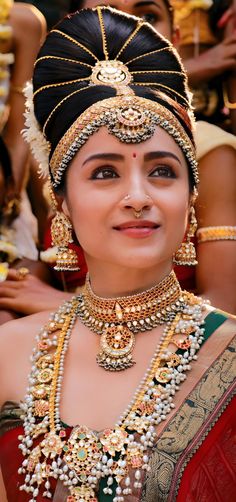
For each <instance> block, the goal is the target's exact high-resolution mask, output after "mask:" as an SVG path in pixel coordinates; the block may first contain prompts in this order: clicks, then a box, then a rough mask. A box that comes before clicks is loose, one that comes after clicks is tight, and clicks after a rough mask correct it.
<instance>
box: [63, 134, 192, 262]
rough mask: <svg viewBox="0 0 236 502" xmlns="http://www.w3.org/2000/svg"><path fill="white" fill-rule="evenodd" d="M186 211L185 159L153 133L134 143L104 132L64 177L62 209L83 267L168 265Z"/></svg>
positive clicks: (165, 137)
mask: <svg viewBox="0 0 236 502" xmlns="http://www.w3.org/2000/svg"><path fill="white" fill-rule="evenodd" d="M188 208H189V183H188V171H187V165H186V161H185V159H184V156H183V153H182V151H181V149H180V148H179V147H178V146H177V144H176V143H175V141H174V140H173V139H172V138H171V137H170V136H169V135H168V134H167V133H166V132H165V131H164V130H163V129H161V128H159V127H156V130H155V133H154V135H153V136H152V137H151V138H150V139H149V140H147V141H144V142H142V143H139V144H125V143H121V142H120V141H119V140H118V139H117V138H116V137H114V136H112V135H111V134H109V133H108V131H107V129H106V128H105V127H102V128H100V129H99V131H98V132H96V133H94V134H93V136H91V137H90V138H89V139H88V140H87V142H86V143H85V145H84V146H83V147H82V148H81V149H80V151H79V152H78V153H77V155H76V156H75V158H74V159H73V161H72V162H71V164H70V167H69V168H68V171H67V175H66V195H65V200H64V202H63V209H64V211H65V213H66V214H67V215H68V216H69V218H70V219H71V221H72V224H73V227H74V230H75V233H76V236H77V238H78V241H79V242H80V244H81V246H82V248H83V249H84V252H85V257H86V261H87V263H88V266H89V265H90V264H91V263H92V262H91V260H93V261H94V260H97V261H100V262H105V263H110V264H113V265H116V266H121V267H128V268H130V267H134V268H140V269H141V268H142V269H145V268H147V267H154V266H157V265H158V264H161V263H164V262H165V264H166V265H167V264H169V265H170V264H171V262H172V255H173V253H174V252H175V251H176V250H177V248H178V247H179V245H180V244H181V242H182V239H183V236H184V233H185V230H186V224H187V216H188ZM140 211H141V215H140V217H139V218H137V212H138V214H139V212H140Z"/></svg>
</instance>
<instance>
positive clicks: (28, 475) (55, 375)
mask: <svg viewBox="0 0 236 502" xmlns="http://www.w3.org/2000/svg"><path fill="white" fill-rule="evenodd" d="M80 302H81V297H80V296H79V297H78V298H73V299H72V301H71V302H66V303H65V304H64V305H63V306H62V307H61V308H60V309H59V311H58V312H56V313H55V315H54V316H53V317H52V318H51V319H50V321H49V322H48V323H47V325H46V326H45V327H44V329H43V330H42V331H41V333H40V334H39V335H38V336H37V339H36V340H37V346H36V347H35V348H34V352H33V364H32V368H31V372H30V375H29V387H28V390H27V396H26V399H25V402H24V404H23V406H22V409H23V414H24V423H23V427H24V433H23V435H22V436H19V440H20V445H19V448H20V450H21V452H22V455H23V457H24V460H22V465H21V467H20V469H19V471H18V472H19V474H20V475H23V476H24V481H23V484H22V486H21V487H20V490H24V491H25V492H27V493H28V494H29V493H31V492H32V494H33V499H34V500H35V502H36V501H37V500H38V497H39V496H40V495H39V492H40V493H41V492H42V493H43V494H44V496H45V497H46V498H49V499H52V498H53V493H52V491H53V489H52V488H51V480H54V479H55V480H58V479H60V480H61V483H62V485H63V486H64V487H67V489H68V491H69V494H70V495H69V496H68V498H67V501H68V502H69V500H70V502H75V501H79V500H83V501H84V502H85V501H87V502H88V501H90V502H92V501H93V502H95V501H97V498H96V497H97V492H98V490H99V483H100V480H101V478H103V480H104V478H106V480H104V481H105V483H104V485H105V486H104V488H103V493H104V494H107V495H110V496H111V497H110V498H111V499H112V500H115V501H116V500H117V499H118V500H120V498H122V500H125V499H126V495H132V493H133V490H134V489H139V488H141V487H142V484H141V483H140V479H141V478H142V474H143V475H145V472H146V471H147V470H148V463H149V458H150V454H151V448H152V447H154V445H155V442H156V431H155V427H156V426H157V425H158V424H159V423H160V422H161V421H163V420H166V418H167V415H168V413H170V411H171V410H172V409H173V407H174V404H173V398H174V396H175V393H176V391H177V390H178V389H179V386H180V385H181V382H182V381H184V380H185V378H186V376H185V372H186V371H187V370H189V369H190V368H191V366H189V365H190V363H191V364H192V361H193V359H195V356H196V353H197V352H198V350H199V348H200V346H201V343H202V342H203V340H204V327H203V326H202V324H203V322H204V321H203V314H204V305H203V304H202V301H201V299H199V298H196V297H194V296H193V295H191V294H190V293H186V292H185V293H183V306H182V305H181V308H180V309H179V310H177V312H176V313H175V315H174V318H173V320H172V322H170V323H168V325H167V326H166V327H165V329H164V332H163V335H162V337H161V340H160V342H159V344H158V345H157V347H156V350H155V353H154V355H153V358H152V360H151V363H150V366H149V368H148V369H147V371H146V374H145V376H144V378H143V380H142V381H141V383H140V385H139V387H138V389H137V391H136V392H135V395H134V398H133V399H132V401H131V403H130V405H129V406H128V407H127V409H126V410H125V411H124V413H123V414H122V415H121V417H120V419H119V420H118V421H117V423H116V424H115V425H114V427H113V428H112V429H106V430H103V431H102V432H101V433H100V434H99V435H98V434H97V433H94V431H92V430H90V429H89V428H88V427H86V426H83V425H78V426H76V427H74V428H73V429H72V431H71V433H70V436H69V431H68V428H65V427H64V426H63V424H62V422H61V418H60V404H61V389H62V385H63V370H64V361H65V356H66V353H67V350H68V346H69V341H70V336H71V332H72V328H73V325H74V323H75V320H76V316H77V310H78V309H79V312H80ZM173 343H174V344H175V345H176V346H177V347H178V349H179V350H178V354H176V353H175V354H173V353H172V352H171V351H170V348H169V346H170V344H173ZM40 436H41V437H40ZM134 437H135V441H134ZM143 438H146V441H144V440H143ZM42 472H43V473H46V475H45V476H44V475H41V473H42ZM132 480H134V481H132ZM106 481H107V482H106ZM115 481H116V483H115ZM114 485H116V486H115V489H114V488H113V487H114ZM100 488H101V487H100ZM101 489H102V488H101ZM44 490H45V491H44Z"/></svg>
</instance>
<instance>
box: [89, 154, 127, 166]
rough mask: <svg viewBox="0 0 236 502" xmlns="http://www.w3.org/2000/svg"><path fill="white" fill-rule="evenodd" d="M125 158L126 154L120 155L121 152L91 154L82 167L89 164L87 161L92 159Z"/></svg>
mask: <svg viewBox="0 0 236 502" xmlns="http://www.w3.org/2000/svg"><path fill="white" fill-rule="evenodd" d="M101 159H102V160H118V161H121V160H124V156H123V155H120V154H119V153H96V154H94V155H91V156H90V157H88V158H87V159H86V160H85V161H84V162H83V164H82V167H83V166H84V165H85V164H87V162H90V161H91V160H101Z"/></svg>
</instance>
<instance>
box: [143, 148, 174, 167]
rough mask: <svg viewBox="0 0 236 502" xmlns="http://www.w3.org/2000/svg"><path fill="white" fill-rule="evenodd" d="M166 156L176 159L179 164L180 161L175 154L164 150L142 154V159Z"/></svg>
mask: <svg viewBox="0 0 236 502" xmlns="http://www.w3.org/2000/svg"><path fill="white" fill-rule="evenodd" d="M167 157H170V158H171V159H174V160H177V161H178V163H179V164H180V165H181V161H180V159H179V157H177V155H175V154H174V153H172V152H165V151H159V152H149V153H146V154H145V155H144V160H146V161H147V160H156V159H164V158H165V159H166V158H167Z"/></svg>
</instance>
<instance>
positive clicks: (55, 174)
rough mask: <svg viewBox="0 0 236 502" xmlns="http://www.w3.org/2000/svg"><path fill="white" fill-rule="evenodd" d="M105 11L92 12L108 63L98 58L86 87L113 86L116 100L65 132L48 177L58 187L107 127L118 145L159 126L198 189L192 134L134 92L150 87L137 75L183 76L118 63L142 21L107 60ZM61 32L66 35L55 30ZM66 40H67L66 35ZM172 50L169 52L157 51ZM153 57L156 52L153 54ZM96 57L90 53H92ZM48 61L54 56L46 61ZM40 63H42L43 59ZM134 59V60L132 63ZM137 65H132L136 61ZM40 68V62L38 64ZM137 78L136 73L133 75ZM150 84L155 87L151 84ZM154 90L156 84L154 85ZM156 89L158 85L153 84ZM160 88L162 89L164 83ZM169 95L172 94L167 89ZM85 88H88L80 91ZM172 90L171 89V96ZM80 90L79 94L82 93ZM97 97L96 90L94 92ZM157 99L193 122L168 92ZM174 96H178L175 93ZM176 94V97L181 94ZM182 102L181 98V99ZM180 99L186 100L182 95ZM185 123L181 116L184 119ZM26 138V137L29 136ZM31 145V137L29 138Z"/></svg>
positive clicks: (86, 113)
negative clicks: (183, 159)
mask: <svg viewBox="0 0 236 502" xmlns="http://www.w3.org/2000/svg"><path fill="white" fill-rule="evenodd" d="M104 9H105V10H106V9H107V8H105V7H97V8H95V9H93V10H94V11H96V12H97V15H98V19H99V24H100V29H101V35H102V47H103V54H104V60H102V61H99V60H98V59H97V57H96V56H95V55H93V56H94V58H95V60H96V61H95V63H94V66H91V74H90V77H86V79H85V80H86V81H87V82H86V89H88V86H91V87H92V86H98V85H99V86H101V85H102V86H109V87H113V88H114V89H115V90H116V96H115V97H110V98H107V99H104V100H100V101H97V102H96V103H94V104H92V105H91V106H90V107H89V108H87V109H86V110H85V111H84V112H83V113H82V114H80V115H79V116H78V117H77V119H76V120H75V121H74V122H73V124H72V125H71V126H70V127H69V129H68V130H67V131H66V133H65V134H64V136H63V137H62V138H61V140H60V141H59V142H58V144H57V145H56V148H55V150H54V152H53V154H52V157H51V160H50V164H49V167H50V174H51V178H52V184H53V186H54V187H55V188H56V187H57V186H58V185H60V182H61V179H62V176H63V174H64V172H65V170H66V168H67V166H68V164H69V162H70V161H71V160H72V159H73V157H74V156H75V154H76V153H77V152H78V151H79V149H80V148H81V146H82V145H83V144H84V143H85V142H86V141H87V140H88V139H89V137H90V136H91V135H92V134H94V132H96V131H97V130H98V129H99V128H100V127H102V126H105V127H107V129H108V132H109V133H110V134H112V135H114V136H115V137H116V138H117V139H119V141H121V142H123V143H140V142H142V141H145V140H147V139H149V138H150V137H151V136H152V135H153V134H154V131H155V126H160V127H162V128H163V129H165V130H166V131H167V133H168V134H170V135H171V136H172V137H173V139H174V140H175V141H176V143H177V144H178V145H179V146H180V148H181V149H182V151H183V152H184V154H185V157H186V160H187V161H188V163H189V165H190V168H191V170H192V173H193V177H194V181H195V183H196V184H197V183H198V181H199V179H198V170H197V162H196V157H195V148H194V145H193V143H192V142H191V140H190V138H189V136H188V134H187V133H186V132H185V130H184V128H183V127H182V125H181V123H180V121H179V120H178V119H177V118H176V116H175V115H174V114H173V113H172V112H171V111H170V110H169V109H168V108H167V107H165V106H164V105H162V104H160V103H159V102H157V101H152V100H151V99H147V98H141V97H139V96H137V95H135V93H134V91H133V89H132V88H131V87H130V85H135V86H136V85H146V87H148V83H146V82H143V83H142V82H134V77H133V74H136V73H140V74H142V73H171V74H175V73H176V74H180V73H181V72H178V71H171V70H170V71H169V70H161V69H160V70H153V71H151V70H150V71H149V70H147V71H145V70H144V71H136V72H132V71H130V70H129V68H128V63H127V64H124V63H123V62H122V61H120V60H119V57H120V56H121V54H122V52H123V51H124V50H125V48H126V47H127V46H128V44H129V43H130V41H131V40H132V39H133V38H134V37H135V36H136V34H137V32H138V31H139V29H140V28H141V27H142V26H143V25H144V24H145V23H144V21H143V20H141V19H138V18H136V19H137V24H136V27H135V29H134V30H133V32H132V33H131V34H130V35H129V37H128V38H127V40H126V41H125V42H124V44H123V45H122V47H121V48H120V50H119V51H118V54H117V56H116V57H115V58H114V59H113V60H110V59H109V52H108V49H107V39H106V33H105V26H104V21H103V14H102V13H103V10H104ZM56 31H57V33H61V34H62V36H64V34H63V32H60V30H56ZM65 36H66V37H68V35H65ZM165 49H166V50H168V49H169V47H168V46H167V47H166V48H165V47H164V48H162V49H157V51H158V50H165ZM154 52H155V51H154ZM91 54H92V53H91ZM44 57H45V58H49V59H50V57H52V56H44ZM44 57H43V58H40V59H41V60H42V59H44ZM134 59H135V58H134ZM132 61H133V60H132ZM36 64H37V62H36ZM132 73H133V74H132ZM50 85H51V86H55V87H57V86H60V85H63V84H62V83H59V84H56V83H55V84H49V86H50ZM150 85H151V83H150ZM152 85H153V83H152ZM154 85H155V83H154ZM160 85H161V84H160ZM47 87H48V86H43V87H41V88H39V89H38V90H37V91H36V92H35V95H36V94H38V93H39V92H42V91H43V90H44V89H46V88H47ZM163 87H166V88H167V90H168V89H169V88H168V87H167V86H163ZM82 89H85V88H82ZM170 90H171V89H169V91H170ZM80 91H81V88H80V89H78V91H74V92H73V93H72V94H74V93H76V92H80ZM95 92H96V91H95ZM152 92H155V93H156V94H161V98H162V100H163V98H164V100H166V101H168V102H169V105H170V106H172V107H174V108H175V110H176V111H177V114H178V115H179V109H181V113H182V115H184V116H186V121H188V122H189V120H190V119H189V116H188V113H187V111H186V110H185V109H184V107H182V106H181V105H179V104H177V103H176V102H175V101H174V100H173V99H171V98H170V97H169V96H167V95H166V94H164V92H159V91H152ZM173 92H174V93H175V92H176V91H175V90H174V89H173ZM177 94H178V93H177ZM69 97H70V95H69V96H68V97H67V96H66V97H65V98H63V99H62V100H61V101H60V102H59V103H58V104H57V105H56V107H55V108H54V109H53V110H52V111H51V112H50V115H49V117H48V118H47V120H46V122H45V124H44V131H45V130H46V127H47V125H48V122H49V121H50V120H51V118H52V116H53V114H54V113H55V111H56V110H57V109H58V108H59V107H60V106H61V104H63V102H64V101H65V100H66V99H68V98H69ZM177 97H178V96H177ZM181 98H182V99H185V98H184V97H183V96H181ZM188 108H189V109H190V104H189V103H188ZM181 118H183V116H181ZM26 136H27V134H26ZM31 142H32V138H31Z"/></svg>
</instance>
